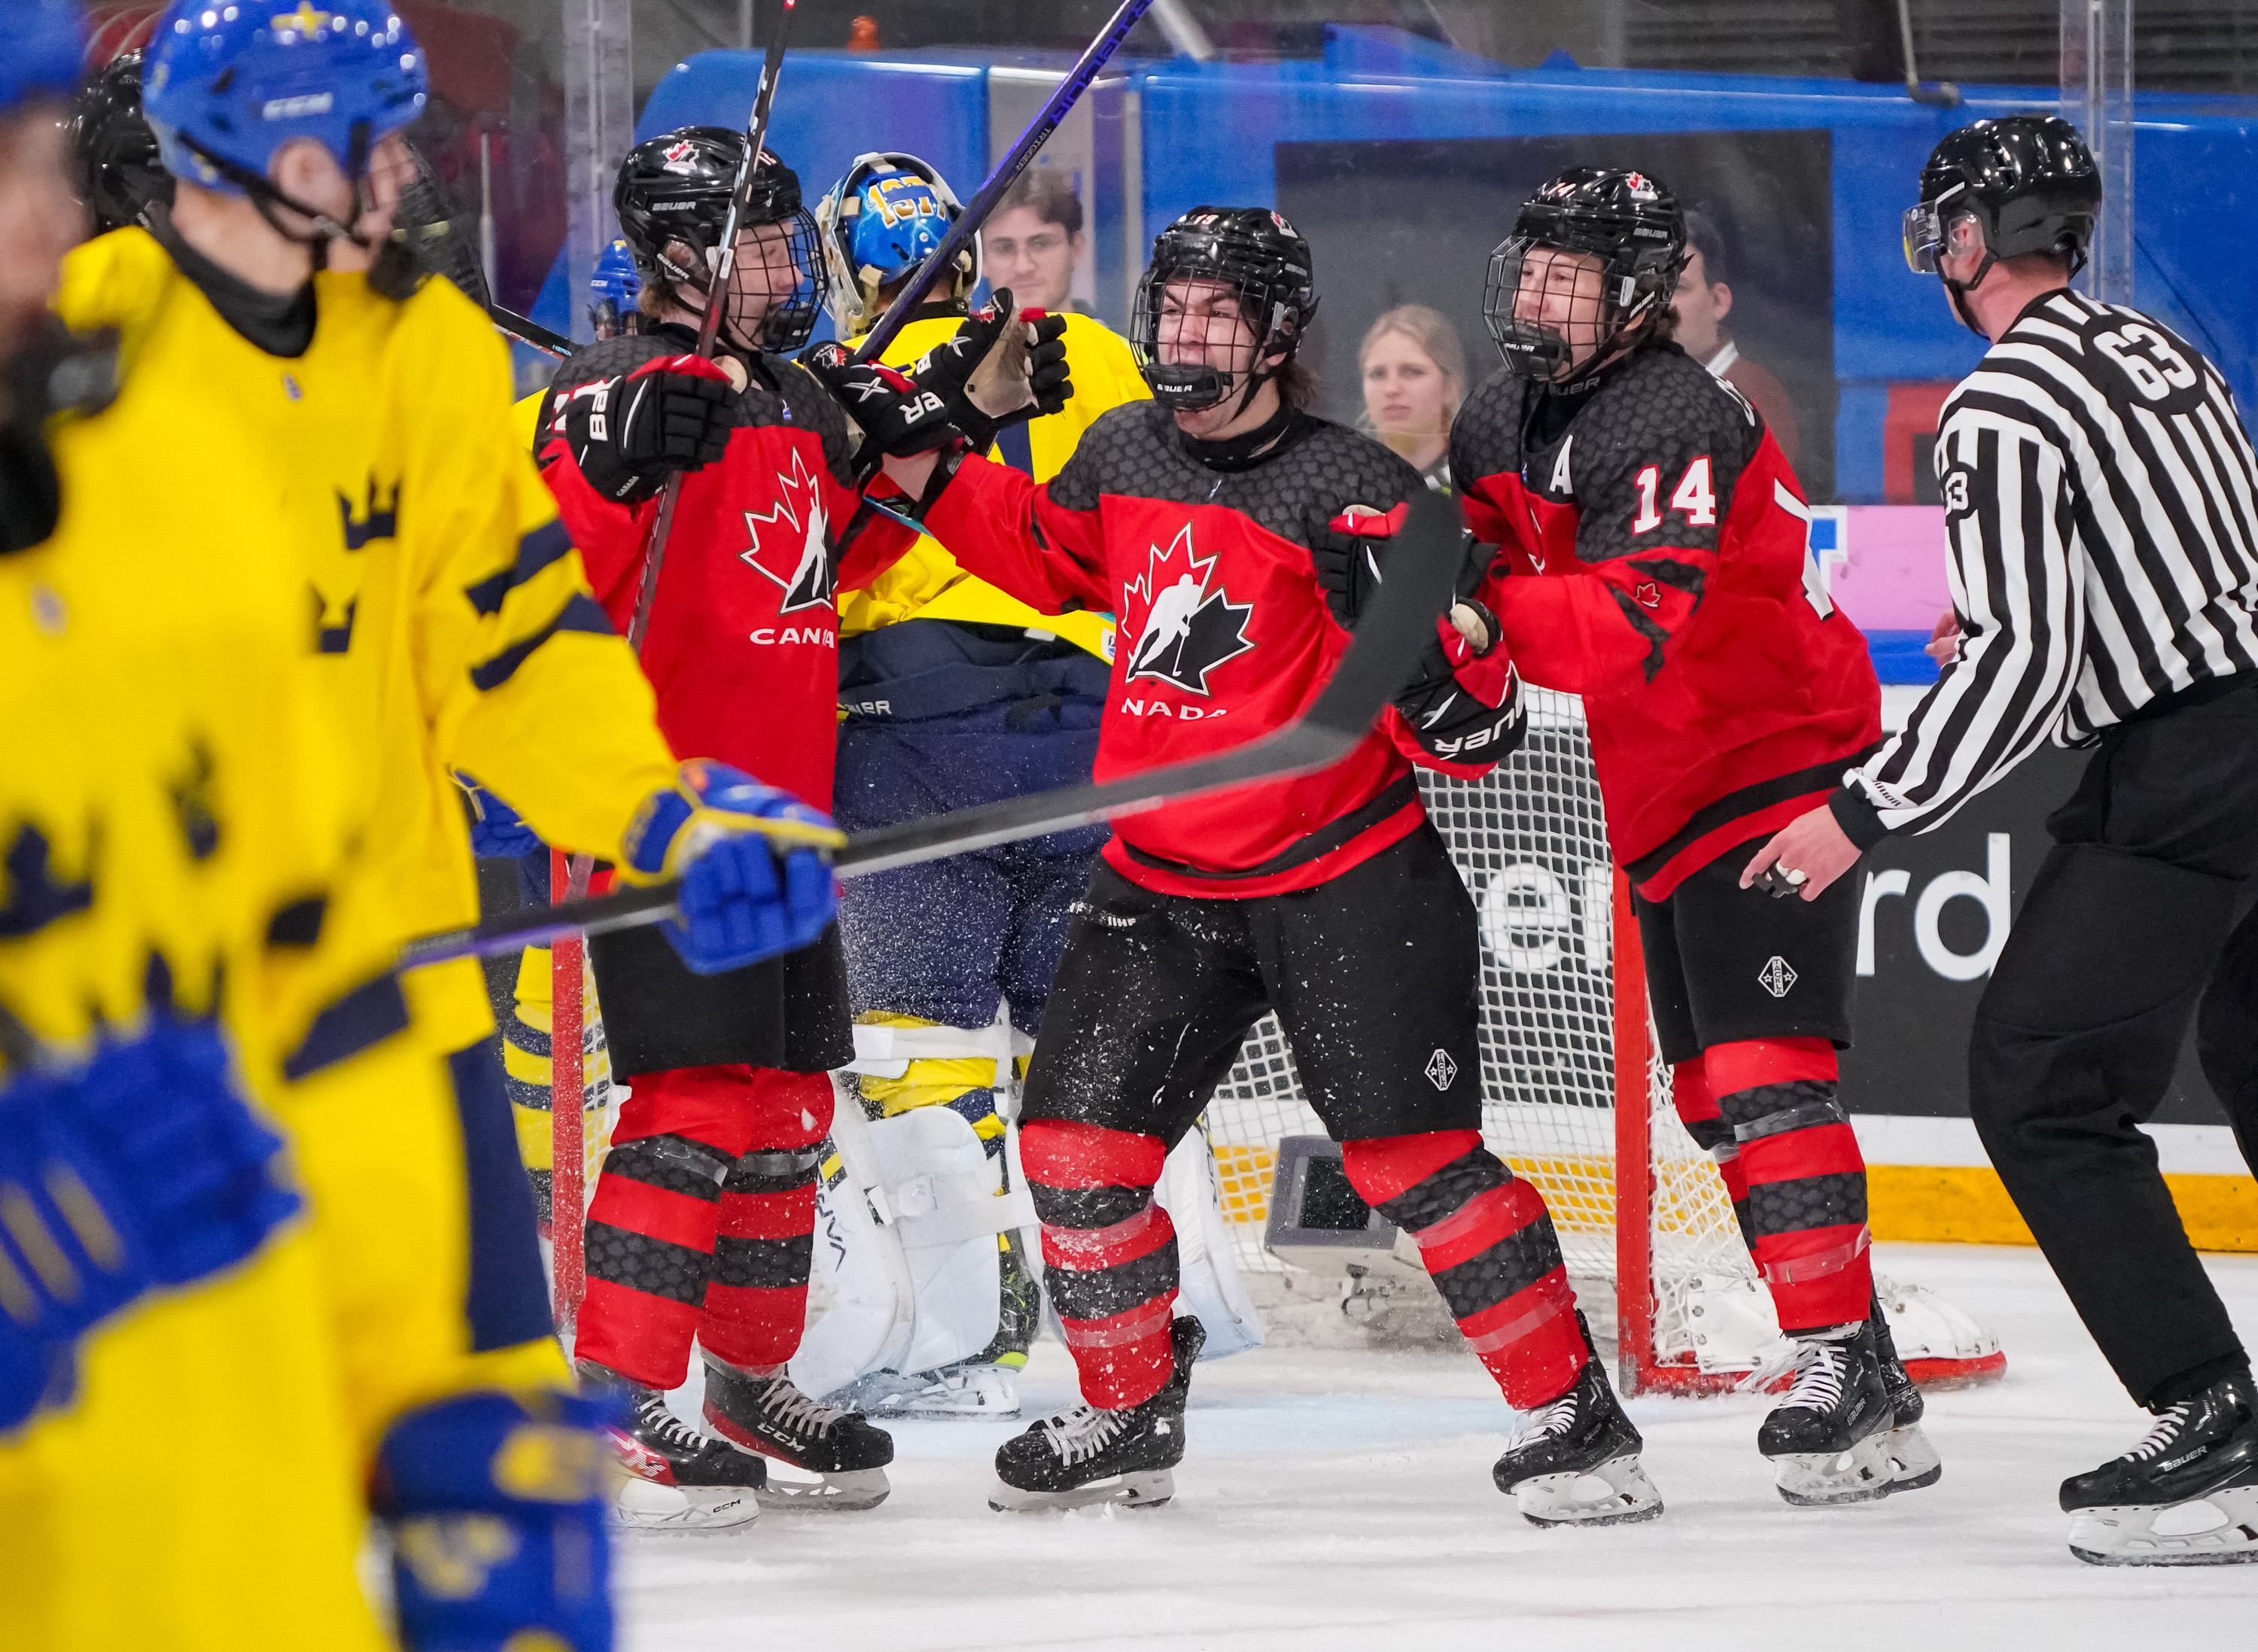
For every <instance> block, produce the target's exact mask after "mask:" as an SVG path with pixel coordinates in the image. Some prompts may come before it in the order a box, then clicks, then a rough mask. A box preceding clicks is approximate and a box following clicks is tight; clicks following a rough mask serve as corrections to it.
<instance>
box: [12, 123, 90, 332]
mask: <svg viewBox="0 0 2258 1652" xmlns="http://www.w3.org/2000/svg"><path fill="white" fill-rule="evenodd" d="M60 114H61V110H60V109H58V108H56V107H53V106H43V105H35V106H33V107H32V108H30V109H28V110H24V111H23V112H21V113H19V114H18V115H16V116H15V117H13V118H11V119H9V120H5V121H0V329H4V330H5V339H4V342H5V343H6V344H9V345H11V346H12V345H13V344H15V343H16V342H17V341H18V340H19V339H21V338H22V337H24V335H25V333H26V332H27V331H28V330H30V329H31V328H32V326H33V325H34V324H35V323H37V322H38V321H39V317H40V316H42V315H43V314H45V313H46V307H47V298H48V295H49V294H52V293H53V291H54V290H55V280H56V278H57V276H58V274H59V273H60V268H61V265H62V257H63V254H64V253H66V252H69V251H70V250H71V248H72V247H73V246H75V245H77V244H78V242H79V240H80V239H81V238H82V237H83V236H84V235H85V233H86V213H85V209H83V208H82V207H81V206H80V205H79V203H78V201H77V199H76V197H75V196H74V195H72V194H71V190H70V185H69V183H68V181H67V175H68V174H67V172H66V169H65V166H66V162H67V160H68V140H67V138H65V137H64V136H63V127H62V124H61V122H60Z"/></svg>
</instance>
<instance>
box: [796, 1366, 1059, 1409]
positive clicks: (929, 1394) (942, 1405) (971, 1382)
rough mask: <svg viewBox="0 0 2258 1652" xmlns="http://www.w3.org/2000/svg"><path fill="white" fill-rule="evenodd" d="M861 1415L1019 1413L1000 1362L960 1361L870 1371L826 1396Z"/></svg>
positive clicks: (1013, 1388)
mask: <svg viewBox="0 0 2258 1652" xmlns="http://www.w3.org/2000/svg"><path fill="white" fill-rule="evenodd" d="M831 1397H832V1398H833V1399H834V1400H837V1401H838V1402H839V1403H841V1404H842V1405H849V1406H852V1407H855V1408H856V1410H858V1411H861V1412H863V1413H864V1414H866V1415H869V1416H873V1417H878V1418H882V1419H890V1418H893V1417H927V1418H936V1419H940V1420H942V1421H948V1420H951V1419H957V1420H980V1421H991V1420H992V1421H998V1422H1002V1421H1007V1420H1009V1419H1010V1418H1012V1417H1016V1416H1018V1415H1019V1385H1018V1383H1017V1382H1015V1381H1014V1380H1013V1373H1012V1372H1010V1371H1007V1370H1005V1368H1004V1367H1003V1366H1001V1365H975V1364H973V1363H971V1362H970V1361H969V1360H967V1361H963V1362H961V1363H959V1364H956V1365H943V1366H941V1368H940V1369H938V1370H936V1371H919V1372H899V1371H874V1372H870V1374H869V1375H867V1376H863V1377H858V1378H856V1379H855V1380H854V1381H853V1382H851V1383H849V1385H848V1386H846V1387H844V1388H842V1389H841V1390H840V1391H839V1392H838V1393H836V1394H835V1395H833V1396H831Z"/></svg>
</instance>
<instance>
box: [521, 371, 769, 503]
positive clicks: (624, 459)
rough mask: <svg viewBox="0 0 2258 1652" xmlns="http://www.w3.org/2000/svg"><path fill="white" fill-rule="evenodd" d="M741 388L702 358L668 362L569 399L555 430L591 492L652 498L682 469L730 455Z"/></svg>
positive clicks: (619, 498)
mask: <svg viewBox="0 0 2258 1652" xmlns="http://www.w3.org/2000/svg"><path fill="white" fill-rule="evenodd" d="M736 402H737V386H736V385H735V381H734V380H732V379H730V377H729V375H728V373H726V372H723V371H722V370H721V368H720V367H718V366H716V365H714V363H712V362H710V361H706V360H702V359H700V358H699V357H696V356H661V357H659V358H657V359H656V360H653V361H647V362H645V363H644V364H643V365H642V366H640V367H638V368H636V370H635V371H634V372H631V373H628V374H625V375H623V376H622V377H620V378H617V379H596V380H594V381H593V383H589V384H585V385H582V386H579V388H577V389H575V390H574V391H573V392H572V394H570V395H568V396H565V397H563V398H562V399H561V401H560V402H559V405H558V406H557V412H556V415H555V416H554V418H553V419H552V420H551V422H550V429H551V430H553V431H554V432H555V433H556V434H557V435H558V436H563V437H564V441H565V444H566V445H567V446H568V447H569V448H570V449H571V450H572V459H573V462H574V463H575V464H578V465H579V467H580V474H581V475H582V476H583V477H585V478H586V479H587V482H588V486H591V487H593V488H594V489H595V490H596V492H597V493H600V494H602V495H603V496H604V497H605V498H606V499H607V500H611V501H612V502H613V503H614V504H618V505H630V504H635V503H637V502H639V501H640V500H646V499H649V498H650V496H651V495H652V494H654V493H657V492H658V490H659V489H660V487H661V486H664V484H665V481H666V479H667V477H668V476H669V475H671V474H672V473H673V472H674V471H695V470H699V469H702V468H703V467H705V466H706V465H708V464H713V463H714V461H716V460H717V459H719V458H720V457H721V455H722V454H723V453H724V452H725V451H727V450H728V445H729V432H730V430H731V429H733V428H734V427H735V423H736V422H737V420H736Z"/></svg>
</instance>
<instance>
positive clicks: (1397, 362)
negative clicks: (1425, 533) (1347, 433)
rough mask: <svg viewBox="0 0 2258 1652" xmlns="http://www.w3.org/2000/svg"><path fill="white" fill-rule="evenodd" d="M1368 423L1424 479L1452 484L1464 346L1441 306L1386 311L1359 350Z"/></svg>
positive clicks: (1362, 425)
mask: <svg viewBox="0 0 2258 1652" xmlns="http://www.w3.org/2000/svg"><path fill="white" fill-rule="evenodd" d="M1356 360H1357V369H1358V371H1359V372H1360V374H1361V376H1362V377H1363V379H1364V416H1363V417H1362V418H1360V419H1359V420H1358V421H1357V428H1358V429H1362V430H1367V431H1369V432H1371V433H1372V434H1373V435H1374V436H1378V437H1379V438H1380V439H1381V441H1382V442H1384V443H1387V444H1388V446H1389V447H1391V448H1393V449H1395V451H1397V452H1398V453H1400V454H1402V456H1403V457H1405V458H1407V459H1409V460H1410V461H1411V463H1412V464H1416V465H1417V466H1418V467H1419V472H1420V474H1421V475H1423V476H1424V477H1425V478H1426V479H1427V486H1430V487H1431V488H1436V489H1438V490H1441V491H1443V492H1445V493H1447V492H1448V491H1449V490H1450V486H1451V465H1450V436H1451V421H1452V419H1454V418H1456V417H1458V414H1459V403H1460V402H1462V401H1465V400H1466V351H1465V349H1464V347H1463V346H1461V345H1460V344H1459V335H1458V333H1457V331H1456V330H1455V329H1453V328H1452V325H1451V323H1449V321H1447V320H1446V319H1445V317H1444V316H1443V315H1442V314H1441V312H1439V311H1437V310H1431V309H1429V308H1427V307H1426V306H1425V305H1424V304H1404V305H1400V306H1398V307H1397V308H1395V309H1391V310H1388V311H1387V312H1385V313H1384V314H1383V315H1381V317H1380V319H1379V320H1378V321H1376V322H1374V323H1372V328H1371V330H1370V331H1368V332H1367V333H1366V334H1365V336H1364V345H1363V348H1361V349H1360V350H1359V351H1357V358H1356Z"/></svg>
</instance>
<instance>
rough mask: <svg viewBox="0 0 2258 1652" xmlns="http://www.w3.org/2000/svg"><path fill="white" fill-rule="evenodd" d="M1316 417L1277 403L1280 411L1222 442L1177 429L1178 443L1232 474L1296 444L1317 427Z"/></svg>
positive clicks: (1213, 468)
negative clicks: (1201, 437) (1208, 439)
mask: <svg viewBox="0 0 2258 1652" xmlns="http://www.w3.org/2000/svg"><path fill="white" fill-rule="evenodd" d="M1316 428H1317V420H1315V419H1311V418H1309V417H1308V415H1305V414H1303V413H1302V412H1301V411H1300V409H1298V408H1289V407H1288V406H1286V404H1285V403H1284V402H1280V403H1279V404H1278V411H1277V412H1275V413H1274V414H1272V415H1270V416H1269V417H1268V418H1267V419H1266V420H1264V421H1263V422H1261V423H1260V424H1259V425H1257V426H1255V427H1254V429H1252V430H1242V431H1240V432H1239V434H1238V435H1237V436H1225V437H1224V438H1223V439H1222V440H1221V441H1219V442H1203V441H1201V440H1199V439H1198V438H1197V437H1196V436H1187V435H1186V434H1185V433H1184V432H1183V431H1182V429H1178V430H1177V432H1176V443H1177V445H1178V446H1180V447H1182V449H1183V450H1184V451H1185V452H1187V453H1189V454H1190V455H1191V456H1192V457H1194V458H1196V459H1197V460H1198V461H1199V462H1200V463H1201V464H1204V465H1206V466H1207V468H1208V469H1210V470H1211V471H1223V472H1224V473H1225V474H1226V475H1229V474H1232V473H1233V472H1235V471H1251V470H1253V468H1254V467H1255V466H1256V465H1258V464H1265V463H1267V461H1268V460H1270V459H1271V458H1273V457H1275V456H1276V455H1277V454H1279V453H1282V452H1283V451H1284V450H1286V449H1288V448H1289V447H1291V446H1293V445H1294V444H1295V443H1296V442H1299V441H1300V440H1302V438H1303V436H1307V435H1308V434H1309V432H1310V430H1312V429H1316Z"/></svg>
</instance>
